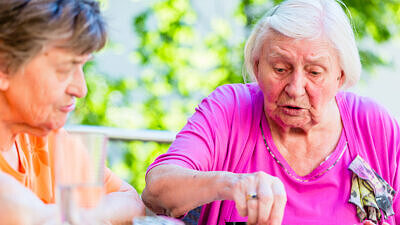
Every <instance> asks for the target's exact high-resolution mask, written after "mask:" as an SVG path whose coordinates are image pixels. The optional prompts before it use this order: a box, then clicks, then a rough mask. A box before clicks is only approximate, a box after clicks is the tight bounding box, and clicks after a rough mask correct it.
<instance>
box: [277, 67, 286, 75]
mask: <svg viewBox="0 0 400 225" xmlns="http://www.w3.org/2000/svg"><path fill="white" fill-rule="evenodd" d="M274 71H275V72H276V73H278V74H283V73H285V72H286V68H281V67H275V68H274Z"/></svg>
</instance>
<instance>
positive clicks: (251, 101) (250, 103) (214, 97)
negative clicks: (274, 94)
mask: <svg viewBox="0 0 400 225" xmlns="http://www.w3.org/2000/svg"><path fill="white" fill-rule="evenodd" d="M209 102H212V103H214V104H217V105H218V106H221V107H222V108H224V109H228V110H229V111H231V110H234V109H239V110H240V109H249V108H253V107H254V105H257V104H260V103H261V104H262V93H261V90H260V88H259V86H258V84H256V83H249V84H226V85H222V86H219V87H218V88H216V89H215V90H214V91H213V92H212V93H211V94H210V95H209V96H208V97H206V98H205V99H203V101H202V103H209Z"/></svg>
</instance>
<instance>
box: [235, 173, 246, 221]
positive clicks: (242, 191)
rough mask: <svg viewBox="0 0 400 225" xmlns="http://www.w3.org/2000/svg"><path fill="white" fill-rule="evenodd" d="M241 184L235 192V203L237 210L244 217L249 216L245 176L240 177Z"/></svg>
mask: <svg viewBox="0 0 400 225" xmlns="http://www.w3.org/2000/svg"><path fill="white" fill-rule="evenodd" d="M239 179H240V181H239V183H238V184H237V185H236V187H235V188H234V190H233V201H235V205H236V209H237V211H238V212H239V215H240V216H242V217H245V216H247V200H246V195H247V185H248V184H249V182H247V181H246V180H247V179H243V175H239Z"/></svg>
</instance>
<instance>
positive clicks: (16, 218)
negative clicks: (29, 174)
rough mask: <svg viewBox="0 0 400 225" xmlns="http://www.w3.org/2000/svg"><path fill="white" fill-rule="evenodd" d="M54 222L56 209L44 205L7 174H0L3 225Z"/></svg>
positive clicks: (1, 218) (0, 212)
mask: <svg viewBox="0 0 400 225" xmlns="http://www.w3.org/2000/svg"><path fill="white" fill-rule="evenodd" d="M55 220H56V207H55V206H54V205H46V204H45V203H43V202H42V201H41V200H40V199H39V198H38V197H37V196H36V195H35V194H34V193H33V192H31V191H30V190H29V189H27V188H25V187H24V186H22V185H21V184H20V183H18V181H16V180H15V179H14V178H13V177H11V176H9V175H8V174H5V173H2V172H0V221H2V223H4V224H24V225H25V224H31V225H36V224H37V225H39V224H46V223H48V222H50V221H55Z"/></svg>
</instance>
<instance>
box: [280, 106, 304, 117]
mask: <svg viewBox="0 0 400 225" xmlns="http://www.w3.org/2000/svg"><path fill="white" fill-rule="evenodd" d="M280 107H281V109H282V111H283V112H284V113H285V114H286V115H289V116H299V115H301V114H303V112H304V111H305V110H307V109H306V108H304V107H301V106H297V105H282V106H280Z"/></svg>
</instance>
